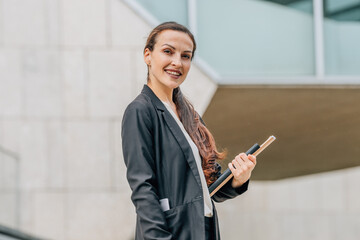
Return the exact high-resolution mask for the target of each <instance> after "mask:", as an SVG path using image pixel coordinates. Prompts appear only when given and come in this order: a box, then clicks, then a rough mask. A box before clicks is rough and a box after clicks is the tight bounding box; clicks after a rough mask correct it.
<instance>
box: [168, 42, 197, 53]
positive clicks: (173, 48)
mask: <svg viewBox="0 0 360 240" xmlns="http://www.w3.org/2000/svg"><path fill="white" fill-rule="evenodd" d="M165 45H166V46H169V47H170V48H172V49H174V50H175V49H176V48H175V47H174V46H171V45H170V44H167V43H165V44H163V45H162V46H165ZM184 52H188V53H192V51H190V50H186V51H184Z"/></svg>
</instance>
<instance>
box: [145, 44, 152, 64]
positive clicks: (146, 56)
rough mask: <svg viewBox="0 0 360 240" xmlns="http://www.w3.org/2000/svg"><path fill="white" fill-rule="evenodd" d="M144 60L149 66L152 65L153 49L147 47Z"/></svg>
mask: <svg viewBox="0 0 360 240" xmlns="http://www.w3.org/2000/svg"><path fill="white" fill-rule="evenodd" d="M144 62H145V63H146V65H148V66H150V65H151V51H150V50H149V49H148V48H146V49H145V51H144Z"/></svg>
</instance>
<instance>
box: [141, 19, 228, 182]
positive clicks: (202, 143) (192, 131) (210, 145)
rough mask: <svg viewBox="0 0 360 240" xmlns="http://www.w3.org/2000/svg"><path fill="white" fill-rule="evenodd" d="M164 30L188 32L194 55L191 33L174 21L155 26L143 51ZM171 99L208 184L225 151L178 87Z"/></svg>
mask: <svg viewBox="0 0 360 240" xmlns="http://www.w3.org/2000/svg"><path fill="white" fill-rule="evenodd" d="M164 30H174V31H180V32H184V33H186V34H188V35H189V37H190V38H191V40H192V42H193V45H194V48H193V52H192V57H191V59H192V58H193V57H194V53H195V50H196V42H195V38H194V36H193V34H192V33H191V32H190V31H189V29H187V28H186V27H185V26H183V25H181V24H178V23H176V22H165V23H162V24H160V25H158V26H157V27H155V28H154V29H153V30H152V31H151V33H150V34H149V36H148V38H147V41H146V45H145V47H144V52H145V50H146V49H149V50H150V51H153V50H154V47H155V44H156V37H157V36H158V35H159V34H160V33H161V32H162V31H164ZM148 81H149V72H148ZM173 101H174V103H175V105H176V110H177V113H178V115H179V117H180V121H181V122H182V124H183V125H184V128H185V130H186V131H187V132H188V134H189V135H190V137H191V139H192V140H193V141H194V143H195V144H196V146H197V148H198V149H199V153H200V156H201V161H202V168H203V171H204V175H205V179H206V183H207V184H208V185H210V184H212V183H213V182H215V180H216V179H217V178H218V177H219V175H220V165H219V164H218V163H216V160H221V159H224V158H225V155H226V153H225V151H223V152H219V151H218V150H217V148H216V144H215V140H214V137H213V136H212V134H211V133H210V131H209V130H208V129H207V128H206V126H205V125H204V123H203V122H202V121H201V118H200V116H199V114H198V113H197V112H196V111H195V109H194V107H193V105H192V104H191V103H190V101H189V100H188V99H187V98H186V97H185V96H184V95H183V94H182V92H181V90H180V87H177V88H175V89H174V91H173Z"/></svg>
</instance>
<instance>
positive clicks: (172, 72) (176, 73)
mask: <svg viewBox="0 0 360 240" xmlns="http://www.w3.org/2000/svg"><path fill="white" fill-rule="evenodd" d="M165 72H167V73H168V74H171V75H173V76H177V77H178V76H181V75H182V73H181V72H180V71H178V70H173V69H165Z"/></svg>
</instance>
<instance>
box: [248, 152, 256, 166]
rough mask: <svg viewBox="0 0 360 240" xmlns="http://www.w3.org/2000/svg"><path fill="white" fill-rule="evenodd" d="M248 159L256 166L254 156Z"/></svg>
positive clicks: (249, 156)
mask: <svg viewBox="0 0 360 240" xmlns="http://www.w3.org/2000/svg"><path fill="white" fill-rule="evenodd" d="M248 159H249V160H250V161H251V162H253V163H254V165H256V157H255V156H254V155H251V154H250V155H248Z"/></svg>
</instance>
